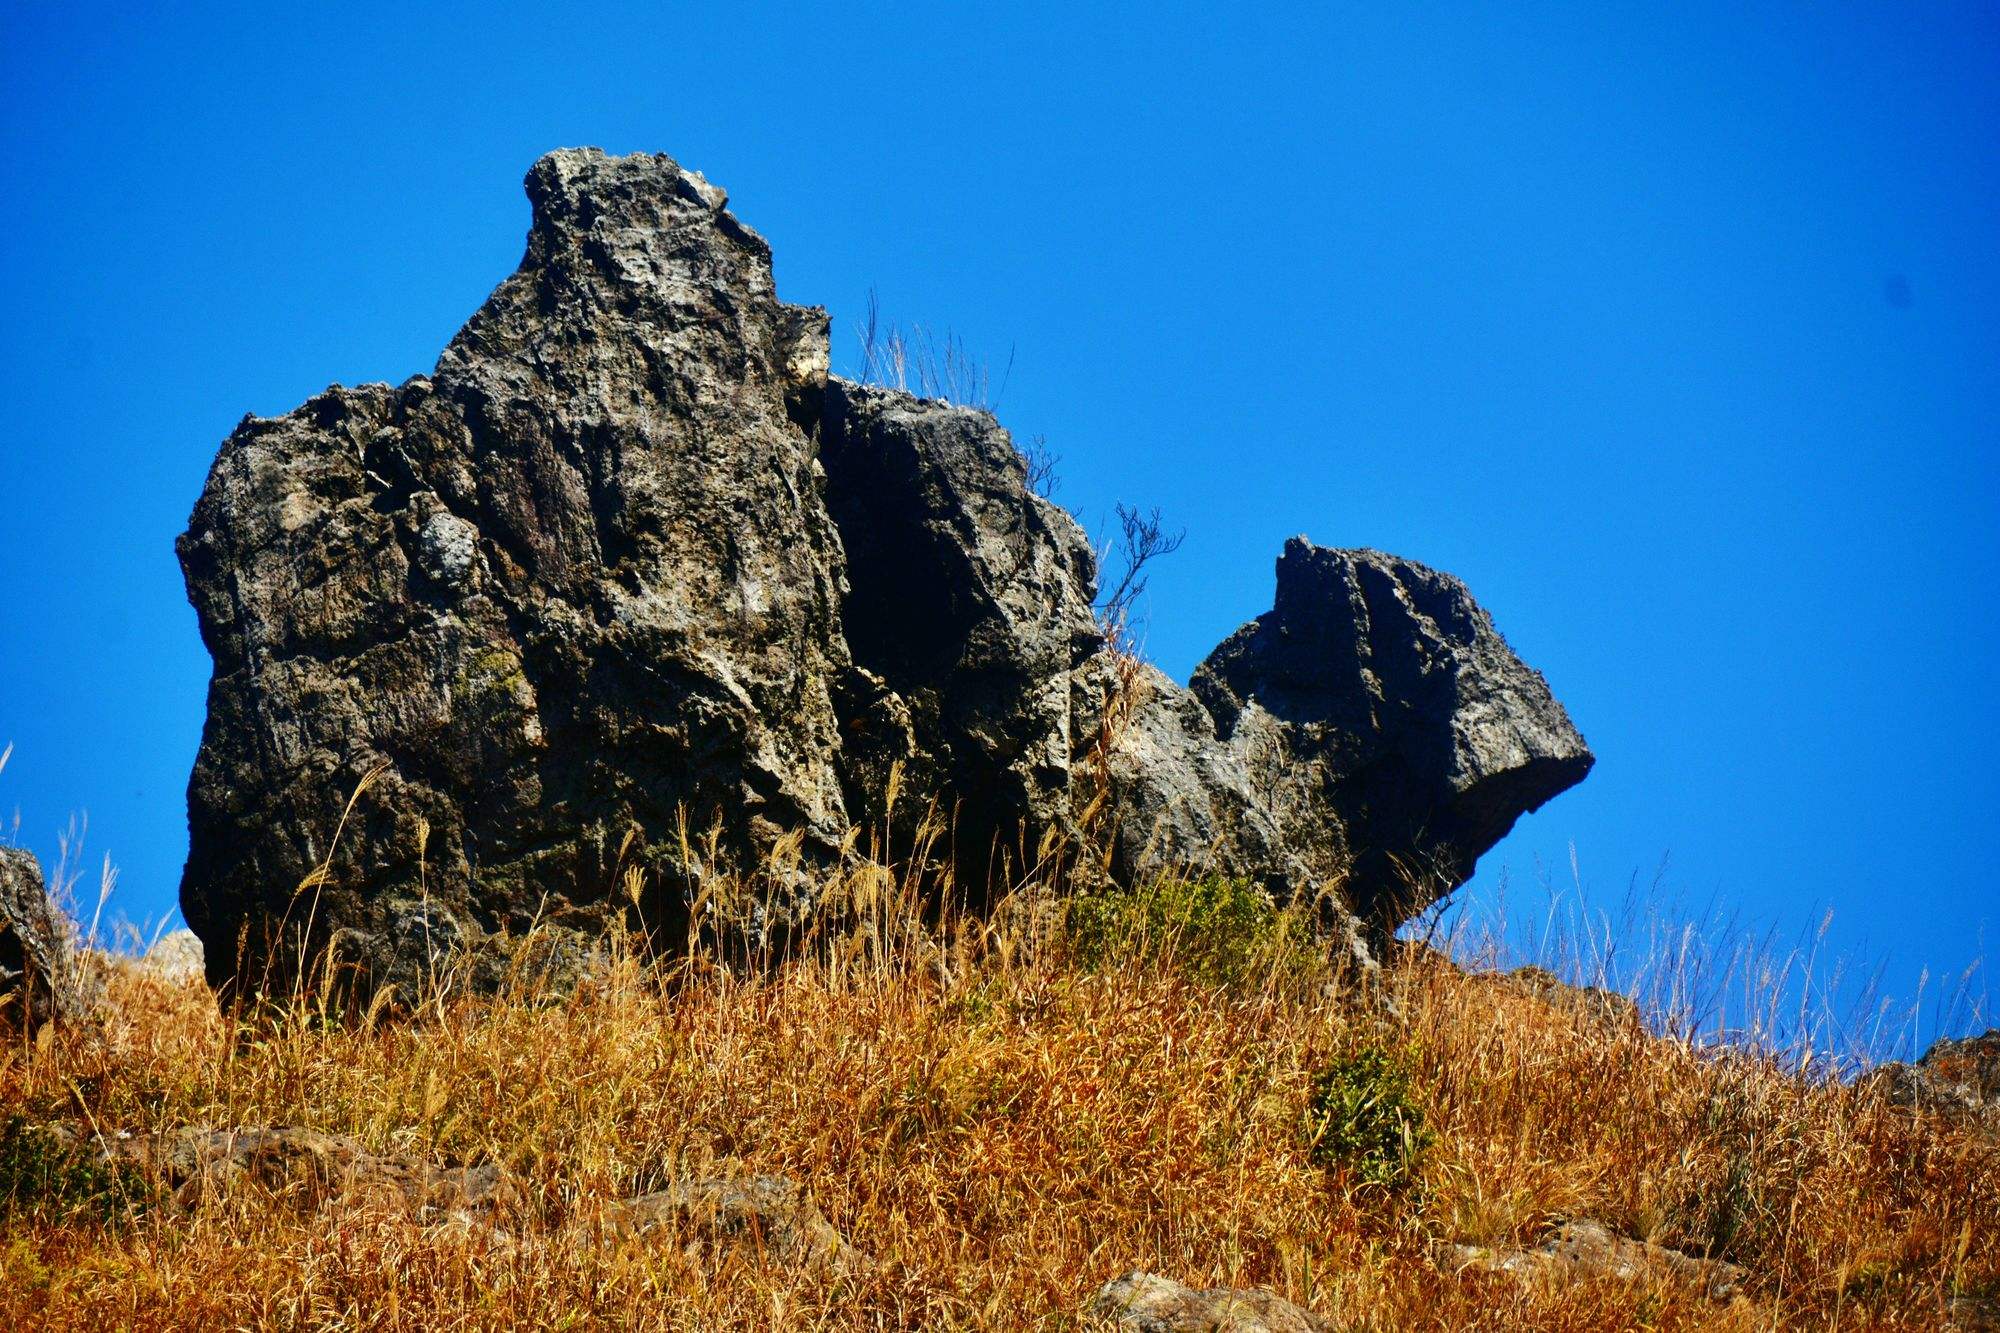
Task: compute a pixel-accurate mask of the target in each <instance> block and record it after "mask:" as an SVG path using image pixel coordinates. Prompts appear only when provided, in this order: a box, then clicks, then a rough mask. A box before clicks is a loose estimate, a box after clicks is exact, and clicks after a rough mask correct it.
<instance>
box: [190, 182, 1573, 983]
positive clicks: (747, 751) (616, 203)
mask: <svg viewBox="0 0 2000 1333" xmlns="http://www.w3.org/2000/svg"><path fill="white" fill-rule="evenodd" d="M527 193H528V197H529V201H530V204H531V206H532V221H531V225H530V228H529V234H528V242H527V246H526V251H525V254H524V257H523V259H522V262H521V265H520V268H519V269H518V270H517V271H516V272H515V273H514V274H513V275H512V276H511V277H509V278H508V279H506V281H504V282H503V283H501V285H500V286H499V287H498V288H497V289H496V290H495V291H494V292H493V294H492V296H491V297H490V298H489V299H488V300H487V301H486V303H485V304H484V305H483V306H482V307H481V308H480V309H479V310H478V311H477V312H476V313H475V314H474V315H473V316H472V318H471V319H470V320H469V321H468V322H467V323H466V325H465V327H464V328H463V329H462V330H460V332H459V333H458V334H457V336H455V337H454V338H453V339H452V340H451V342H450V344H449V345H448V346H447V347H446V348H445V349H444V351H443V353H442V354H441V355H440V357H439V358H438V362H437V365H436V368H435V370H434V371H433V373H432V374H431V375H429V376H427V377H422V376H420V377H417V378H414V379H411V380H409V381H408V382H406V383H405V384H403V385H401V386H398V387H391V386H388V385H380V384H373V385H362V386H359V387H356V388H341V387H338V386H335V387H333V388H330V389H328V390H327V391H326V392H325V393H322V394H320V395H318V396H316V397H314V398H313V399H311V400H310V401H308V402H307V403H305V404H304V405H303V406H301V407H300V408H298V409H296V410H295V411H293V412H290V413H287V414H285V415H284V416H282V417H278V418H273V419H259V418H254V417H252V418H246V419H245V420H244V421H243V423H242V424H241V425H239V426H238V427H237V429H236V430H235V432H234V433H232V434H231V436H230V437H229V439H228V440H226V441H225V442H224V443H223V446H222V449H221V451H220V453H219V455H218V457H217V459H216V462H215V465H214V468H213V469H212V471H211V473H210V475H209V478H208V482H207V485H206V487H205V489H204V491H203V493H202V496H201V499H200V501H199V502H198V503H197V505H196V507H195V510H194V514H193V516H192V518H191V520H190V523H189V528H188V531H187V533H186V534H185V535H184V536H183V537H182V538H181V539H180V542H179V544H178V550H179V554H180V558H181V563H182V567H183V570H184V573H185V575H186V579H187V585H188V593H189V598H190V600H191V601H192V603H193V604H194V607H195V610H196V613H197V617H198V619H199V621H200V625H201V632H202V636H203V641H204V642H205V643H206V645H207V646H208V649H209V651H210V654H211V656H212V657H213V659H214V675H213V678H212V680H211V684H210V689H209V700H208V716H207V722H206V725H205V728H204V731H203V738H202V746H201V750H200V754H199V756H198V758H197V760H196V764H195V769H194V773H193V775H192V777H191V779H190V783H189V801H188V805H189V827H190V843H191V845H190V853H189V860H188V865H187V870H186V873H185V876H184V878H183V883H182V908H183V912H184V914H185V915H186V917H187V920H188V923H189V925H190V926H191V927H192V928H193V929H194V931H195V932H196V933H197V934H198V935H199V936H200V937H201V939H202V941H203V943H204V945H205V954H206V959H207V969H208V974H209V977H210V980H211V981H212V982H214V983H216V984H218V985H223V984H226V983H230V982H239V983H245V984H250V985H253V986H257V987H264V988H278V989H282V988H284V987H286V986H289V985H290V984H292V983H293V982H294V981H295V980H296V979H297V977H298V976H299V975H300V973H299V968H300V967H301V965H302V961H303V960H304V959H307V958H316V957H318V956H319V955H320V953H321V952H322V951H323V950H324V949H325V948H326V947H327V946H329V945H335V946H337V948H338V952H339V953H340V955H341V956H342V957H343V958H344V959H346V960H348V961H350V962H352V963H353V964H354V965H355V966H356V967H357V969H358V973H357V975H358V978H359V979H360V980H361V981H362V982H363V983H364V984H365V985H366V986H369V987H374V986H380V985H384V984H393V985H395V986H396V987H397V988H398V989H399V991H401V992H402V993H404V994H405V995H407V994H409V993H411V992H412V991H414V990H415V989H417V988H418V987H420V986H422V985H424V984H427V983H428V982H430V981H431V980H433V979H435V978H436V977H437V976H438V975H439V974H440V972H444V973H447V974H452V975H461V976H464V977H465V978H466V979H468V980H470V981H471V982H473V983H474V984H476V985H490V984H493V983H494V982H496V981H497V979H498V977H499V976H500V974H501V971H502V969H504V968H505V967H506V966H508V965H510V962H517V961H518V959H516V958H515V956H514V950H515V947H516V943H517V942H518V941H519V940H520V939H521V938H522V937H523V936H524V935H526V934H528V933H529V932H530V931H533V932H534V933H535V934H536V936H537V938H538V939H539V940H540V941H541V948H542V954H541V955H539V957H540V959H541V961H542V962H543V963H545V964H546V965H548V966H550V967H553V968H555V969H557V970H558V971H566V970H573V969H574V968H576V967H578V966H582V965H585V964H587V962H588V960H589V957H590V953H591V950H592V948H593V947H594V945H595V942H596V941H597V940H598V939H599V938H601V936H602V933H603V931H604V929H605V928H606V927H607V926H609V925H611V924H612V923H614V922H616V921H619V920H627V921H631V922H633V923H635V924H638V925H641V926H643V927H644V928H646V929H648V930H650V931H653V932H654V933H655V934H656V935H657V936H658V937H659V938H661V939H663V940H667V941H672V940H677V939H681V938H684V937H685V935H684V931H685V920H684V918H685V912H686V902H687V900H688V894H689V891H690V890H691V888H692V887H693V886H694V884H695V883H696V882H697V881H698V880H699V879H700V878H701V876H702V875H703V874H704V873H705V871H706V870H707V869H709V868H710V866H711V863H712V860H713V859H715V858H720V859H721V860H722V861H724V862H727V863H729V864H733V865H737V866H751V867H757V866H762V867H766V869H767V873H765V874H764V875H763V876H762V878H761V879H760V881H759V883H760V893H759V896H758V898H757V900H756V901H755V902H753V903H751V904H749V905H748V919H747V920H746V921H745V922H743V923H741V924H742V925H743V926H744V927H745V928H747V929H749V930H750V931H751V932H752V933H753V935H761V936H763V937H765V938H767V939H772V940H775V939H778V938H781V937H782V936H783V934H784V933H785V932H786V931H787V930H788V929H789V928H790V927H791V926H792V925H794V924H796V923H797V922H799V921H801V920H802V919H804V918H805V917H806V916H807V915H808V914H809V913H810V912H811V911H812V909H813V907H814V896H815V894H816V892H817V891H818V890H817V886H818V885H819V884H820V883H822V882H823V879H824V876H823V875H822V874H820V873H818V872H819V871H820V870H823V869H824V868H825V867H828V866H831V865H833V864H836V863H838V862H840V861H841V860H842V859H843V858H845V857H847V856H849V855H851V854H852V851H853V848H854V846H855V843H854V842H853V840H852V836H851V831H852V830H854V829H855V828H857V827H860V828H864V829H868V830H871V831H873V836H875V837H877V838H878V840H879V839H884V838H886V839H887V847H886V850H887V852H888V854H890V855H906V854H907V852H908V848H909V845H910V841H909V840H910V839H912V838H913V837H914V836H915V824H916V822H917V820H918V818H919V816H920V815H921V814H922V813H923V812H925V811H926V810H929V811H932V812H935V813H937V814H940V815H941V816H943V817H945V818H947V819H949V820H950V822H951V828H952V831H951V836H950V837H949V838H947V839H946V840H944V841H943V842H942V844H941V845H940V850H939V852H938V860H939V864H938V867H937V868H938V869H939V870H944V869H951V870H954V871H955V872H956V876H957V882H958V885H959V889H960V891H961V892H963V893H967V894H971V895H973V896H976V895H977V894H978V893H979V892H981V891H982V890H983V889H984V888H985V887H987V886H988V885H990V884H993V883H998V882H1002V881H1004V879H1005V878H1006V877H1007V876H1008V875H1010V874H1015V873H1018V872H1019V870H1020V868H1021V867H1022V866H1024V865H1027V864H1031V863H1033V862H1034V861H1035V860H1036V859H1037V857H1038V856H1040V855H1042V854H1043V853H1044V852H1045V851H1046V849H1048V848H1049V847H1052V846H1060V845H1065V844H1068V845H1075V844H1076V843H1077V842H1078V841H1079V840H1080V839H1083V838H1086V837H1093V838H1108V839H1109V842H1110V845H1111V848H1112V853H1113V854H1112V856H1111V858H1110V864H1111V866H1112V867H1113V870H1114V873H1116V874H1119V875H1121V876H1127V877H1131V876H1137V875H1140V874H1144V873H1150V871H1151V870H1152V869H1153V868H1156V867H1158V866H1162V865H1167V864H1176V865H1191V864H1199V865H1202V866H1204V867H1209V868H1214V869H1218V870H1221V871H1224V872H1227V873H1238V874H1246V875H1252V876H1255V877H1257V878H1258V879H1259V880H1260V881H1262V882H1264V883H1266V884H1267V885H1268V886H1270V888H1271V889H1272V890H1273V892H1274V893H1278V894H1293V893H1311V894H1315V895H1319V896H1324V897H1327V898H1328V899H1329V901H1333V902H1336V903H1349V904H1351V905H1352V906H1353V907H1356V908H1358V909H1360V910H1361V912H1362V914H1363V915H1364V916H1366V917H1367V918H1368V919H1369V920H1370V921H1372V922H1374V923H1375V924H1376V925H1377V926H1378V927H1383V928H1386V927H1389V926H1392V925H1393V922H1394V921H1396V920H1400V919H1401V916H1402V915H1403V914H1406V913H1407V912H1408V911H1413V910H1416V907H1417V906H1421V905H1422V903H1424V902H1428V901H1430V900H1431V899H1432V898H1434V897H1435V896H1436V895H1437V894H1438V893H1441V892H1445V891H1448V890H1449V888H1450V887H1452V886H1453V885H1454V884H1456V883H1457V882H1459V881H1460V880H1462V879H1463V877H1464V875H1465V874H1467V873H1469V872H1470V869H1471V865H1472V861H1473V859H1474V858H1476V857H1477V856H1478V854H1479V853H1480V852H1482V851H1484V850H1485V848H1486V847H1487V846H1489V845H1491V842H1492V841H1493V840H1494V839H1496V838H1497V837H1499V836H1500V835H1501V834H1502V833H1504V832H1505V830H1506V827H1507V826H1508V825H1510V824H1511V823H1512V821H1513V819H1514V818H1515V816H1516V815H1518V814H1519V813H1520V812H1521V811H1522V810H1525V809H1531V808H1533V807H1534V806H1535V805H1537V804H1539V803H1540V802H1541V801H1544V800H1546V799H1548V797H1549V796H1551V795H1553V794H1554V793H1555V792H1556V791H1559V790H1561V789H1562V788H1563V787H1566V786H1568V785H1569V784H1570V783H1572V782H1574V781H1576V780H1578V779H1579V778H1580V777H1581V776H1582V774H1583V772H1584V771H1585V770H1587V768H1588V766H1589V756H1588V752H1587V751H1586V750H1584V748H1583V745H1582V741H1581V738H1580V737H1578V736H1577V735H1576V733H1575V731H1574V729H1573V728H1571V727H1570V726H1569V723H1568V720H1567V718H1566V717H1564V716H1563V714H1562V710H1561V708H1560V706H1559V705H1557V704H1555V702H1554V700H1553V699H1552V698H1551V697H1550V696H1549V694H1548V691H1547V688H1546V685H1545V684H1544V683H1543V682H1542V680H1541V678H1540V677H1539V676H1538V675H1536V674H1535V673H1534V672H1533V671H1532V670H1530V669H1529V668H1527V667H1526V666H1524V665H1523V664H1521V663H1520V662H1519V660H1518V659H1516V658H1515V657H1514V656H1513V655H1512V654H1511V653H1510V652H1509V651H1508V650H1507V649H1506V646H1505V644H1504V643H1503V642H1502V641H1501V640H1500V638H1499V636H1498V634H1497V633H1496V632H1495V631H1494V630H1493V629H1492V626H1491V623H1490V621H1488V620H1487V618H1486V616H1485V614H1484V612H1483V611H1481V610H1479V608H1478V607H1477V605H1476V603H1474V602H1473V601H1472V600H1471V598H1470V595H1469V594H1467V593H1466V592H1465V590H1464V588H1463V586H1462V585H1460V584H1458V583H1457V581H1456V580H1453V579H1450V578H1449V577H1448V576H1445V575H1440V574H1437V573H1435V572H1434V571H1429V570H1426V569H1424V568H1423V567H1422V566H1418V565H1414V564H1410V563H1409V562H1406V561H1397V560H1394V559H1393V558H1392V557H1386V556H1379V555H1375V554H1374V553H1364V552H1339V551H1324V550H1321V549H1320V548H1316V547H1311V546H1309V545H1307V544H1304V543H1303V542H1294V543H1292V544H1290V545H1288V546H1287V548H1286V552H1285V555H1284V557H1283V558H1282V559H1281V560H1280V562H1279V595H1278V603H1277V606H1276V607H1275V608H1274V610H1273V611H1272V612H1271V613H1269V614H1268V615H1266V616H1264V617H1260V618H1259V619H1258V620H1257V621H1255V622H1252V624H1250V625H1247V626H1245V628H1244V629H1243V630H1241V631H1239V632H1238V633H1237V634H1236V635H1234V636H1232V637H1231V639H1230V640H1229V641H1228V642H1227V643H1225V644H1224V645H1223V646H1222V647H1221V648H1219V649H1218V650H1217V652H1216V654H1215V655H1214V656H1212V657H1211V658H1210V660H1209V662H1208V663H1206V664H1205V665H1204V667H1203V669H1202V671H1201V672H1200V673H1198V674H1197V678H1196V681H1195V683H1194V687H1193V689H1192V690H1187V689H1183V688H1182V687H1180V686H1178V685H1175V684H1173V683H1172V682H1170V681H1167V680H1166V679H1165V678H1164V677H1160V676H1158V675H1157V673H1148V672H1144V671H1141V672H1138V674H1137V675H1136V677H1135V676H1134V673H1133V670H1132V668H1130V667H1129V666H1127V665H1124V664H1121V662H1120V660H1119V659H1117V658H1116V657H1115V656H1114V655H1112V654H1110V653H1108V652H1107V651H1106V649H1105V646H1104V642H1103V638H1102V636H1101V634H1100V633H1099V631H1098V629H1097V626H1096V624H1095V621H1094V619H1093V616H1092V613H1091V604H1092V601H1093V599H1094V597H1095V595H1096V567H1095V560H1094V558H1093V555H1092V552H1091V548H1090V544H1089V541H1088V538H1087V537H1086V536H1085V534H1084V533H1083V531H1082V529H1081V528H1080V527H1079V526H1078V525H1077V524H1076V522H1075V520H1074V519H1072V518H1071V517H1070V516H1069V515H1068V514H1066V513H1064V512H1063V511H1062V510H1060V509H1058V508H1056V507H1055V506H1053V505H1051V504H1049V503H1048V502H1047V501H1045V500H1043V499H1041V498H1040V497H1038V496H1035V495H1033V494H1032V493H1031V492H1030V491H1029V489H1028V487H1027V485H1026V477H1025V471H1024V468H1023V465H1022V461H1021V458H1020V456H1019V454H1018V452H1017V451H1016V450H1015V449H1014V447H1013V444H1012V441H1011V440H1010V439H1009V437H1008V436H1007V433H1006V432H1005V431H1004V430H1003V429H1002V428H1001V427H1000V425H999V423H998V422H996V421H995V420H994V419H993V418H992V417H991V416H990V415H988V414H986V413H983V412H977V411H973V410H970V409H966V408H961V407H954V406H951V405H949V404H945V403H940V402H929V401H923V400H919V399H917V398H914V397H912V396H911V395H908V394H905V393H900V392H897V391H893V390H888V389H881V388H868V387H863V386H858V385H851V384H847V383H844V382H842V381H840V380H837V379H832V378H830V377H829V376H828V374H827V367H828V363H829V355H828V344H827V318H826V313H825V311H824V310H821V309H818V308H813V307H799V306H792V305H788V304H786V303H784V302H782V301H780V300H779V299H778V298H777V295H776V289H775V285H774V282H773V279H772V273H771V252H770V248H769V246H768V245H766V244H765V242H764V241H763V239H762V238H761V237H759V236H758V235H757V234H756V233H755V232H754V231H752V230H751V229H750V228H748V227H747V226H745V225H744V224H743V223H742V222H740V221H738V220H737V219H736V218H735V217H734V216H733V215H732V214H731V213H730V212H729V211H728V208H727V198H726V196H725V195H724V193H723V192H722V191H721V190H720V189H718V188H716V187H715V186H713V185H711V184H709V183H708V182H707V181H706V180H705V179H703V178H702V177H701V176H700V175H699V174H697V173H694V172H691V171H688V170H686V169H684V168H682V167H681V166H679V165H678V164H676V163H675V162H674V161H673V160H672V159H670V158H667V157H664V156H658V155H636V156H631V157H610V156H607V155H605V154H603V153H601V152H599V151H597V150H595V149H565V150H562V151H560V152H556V153H552V154H550V155H548V156H547V157H544V158H543V159H541V160H540V161H539V162H537V163H536V164H535V165H534V167H533V168H532V169H531V171H530V172H529V173H528V177H527ZM892 775H893V776H894V781H895V784H896V785H897V786H898V789H899V791H900V793H901V799H900V801H899V802H898V803H897V804H896V806H895V808H894V810H893V812H892V811H891V810H890V808H889V802H888V801H887V800H886V799H885V797H886V794H887V792H888V790H889V789H890V787H891V785H892V784H891V777H892ZM1107 796H1108V798H1109V805H1108V806H1107V805H1106V804H1105V802H1104V801H1103V800H1102V799H1100V798H1103V797H1107ZM1087 812H1088V813H1089V817H1088V818H1086V814H1087ZM1107 814H1108V817H1106V816H1107ZM1086 824H1088V825H1090V827H1086ZM684 834H685V835H686V836H683V835H684ZM788 868H789V869H788Z"/></svg>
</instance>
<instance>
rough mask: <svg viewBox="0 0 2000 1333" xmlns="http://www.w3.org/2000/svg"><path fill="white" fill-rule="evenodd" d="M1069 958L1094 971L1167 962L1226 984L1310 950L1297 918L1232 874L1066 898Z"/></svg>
mask: <svg viewBox="0 0 2000 1333" xmlns="http://www.w3.org/2000/svg"><path fill="white" fill-rule="evenodd" d="M1065 927H1066V933H1067V935H1068V938H1069V943H1070V949H1071V951H1072V956H1073V957H1075V958H1076V960H1077V961H1078V962H1080V963H1081V964H1082V965H1083V966H1084V967H1086V968H1090V969H1098V968H1103V967H1108V966H1113V965H1116V964H1119V963H1124V962H1141V963H1160V962H1171V963H1173V964H1174V965H1176V966H1178V967H1179V968H1180V969H1181V971H1182V972H1183V973H1184V974H1186V975H1187V976H1188V977H1190V978H1192V979H1193V980H1195V981H1197V982H1200V983H1202V984H1203V985H1211V986H1233V985H1236V984H1238V983H1240V982H1243V981H1245V980H1248V979H1250V978H1252V977H1257V976H1261V975H1264V974H1265V973H1267V972H1270V971H1273V970H1279V971H1290V970H1296V969H1297V968H1299V967H1301V966H1303V965H1305V964H1306V963H1307V962H1309V961H1310V959H1311V958H1312V957H1313V956H1314V954H1313V951H1312V948H1311V943H1312V941H1311V933H1310V932H1309V931H1308V930H1307V929H1306V928H1305V927H1304V925H1303V923H1302V921H1301V920H1300V918H1299V917H1298V916H1297V915H1296V914H1294V913H1290V912H1284V911H1280V910H1279V909H1278V908H1277V907H1276V906H1275V905H1273V904H1272V902H1271V900H1270V898H1269V897H1267V896H1266V895H1265V894H1264V892H1263V891H1262V890H1261V889H1258V888H1257V887H1256V886H1254V885H1252V884H1250V883H1248V882H1247V881H1244V880H1240V879H1219V878H1209V879H1179V878H1162V879H1156V880H1152V881H1149V882H1148V883H1145V884H1142V885H1139V886H1137V887H1134V888H1130V889H1119V888H1113V889H1106V890H1104V891H1102V892H1098V893H1085V894H1079V895H1077V896H1076V897H1075V898H1073V899H1071V900H1070V902H1069V906H1068V911H1067V915H1066V917H1065Z"/></svg>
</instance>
